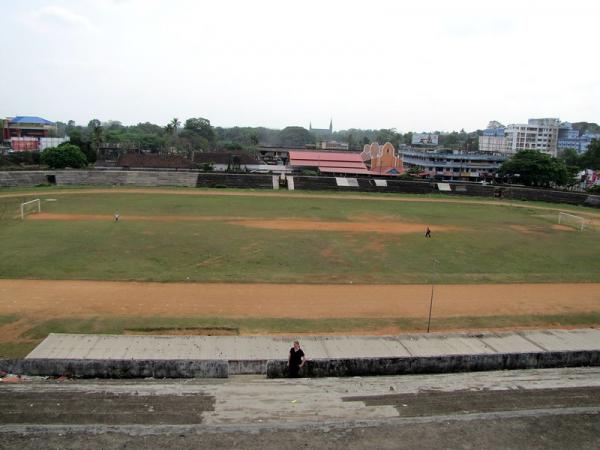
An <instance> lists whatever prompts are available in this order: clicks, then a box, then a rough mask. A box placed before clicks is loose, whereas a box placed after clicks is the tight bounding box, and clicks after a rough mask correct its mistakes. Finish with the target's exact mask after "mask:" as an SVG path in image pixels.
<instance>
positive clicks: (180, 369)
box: [0, 359, 229, 378]
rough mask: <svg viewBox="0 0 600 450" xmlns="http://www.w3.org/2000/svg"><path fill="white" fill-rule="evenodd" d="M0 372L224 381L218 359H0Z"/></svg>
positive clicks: (226, 373)
mask: <svg viewBox="0 0 600 450" xmlns="http://www.w3.org/2000/svg"><path fill="white" fill-rule="evenodd" d="M0 370H2V371H4V372H8V373H13V374H16V375H31V376H61V375H66V376H69V377H74V378H147V377H153V378H227V377H228V376H229V365H228V363H227V361H220V360H182V359H174V360H160V359H156V360H134V359H126V360H120V359H112V360H111V359H16V360H9V359H4V360H0Z"/></svg>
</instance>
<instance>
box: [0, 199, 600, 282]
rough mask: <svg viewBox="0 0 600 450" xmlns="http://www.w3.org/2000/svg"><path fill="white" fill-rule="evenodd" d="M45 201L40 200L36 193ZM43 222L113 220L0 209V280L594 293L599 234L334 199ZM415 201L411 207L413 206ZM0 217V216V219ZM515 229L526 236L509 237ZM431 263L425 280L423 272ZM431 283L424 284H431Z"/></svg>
mask: <svg viewBox="0 0 600 450" xmlns="http://www.w3.org/2000/svg"><path fill="white" fill-rule="evenodd" d="M44 192H46V190H44ZM49 197H50V198H56V199H57V201H56V202H43V206H42V208H43V210H44V211H45V212H54V213H65V214H67V213H68V214H105V215H112V214H113V213H114V212H115V211H119V212H120V214H121V216H122V218H123V219H122V221H120V222H119V223H114V222H112V221H111V220H106V221H72V222H59V221H33V220H32V221H25V222H22V221H20V220H14V219H11V218H9V217H8V216H9V214H7V213H6V212H7V211H11V210H13V211H16V207H17V206H18V203H20V201H21V198H3V199H0V248H1V249H2V254H3V257H2V259H1V260H0V277H2V278H35V279H91V280H139V281H161V282H169V281H198V282H269V283H350V282H352V283H429V282H431V280H432V278H433V277H435V281H436V282H443V283H508V282H597V281H600V270H598V267H600V253H598V251H597V249H598V248H600V233H598V232H596V231H594V230H591V229H590V230H586V231H583V232H565V231H559V230H554V229H552V228H551V225H552V223H553V222H552V216H549V215H548V213H545V212H543V211H539V210H536V209H531V208H513V207H510V206H498V205H489V206H488V205H478V204H450V203H425V202H414V203H413V202H386V201H370V200H369V199H367V200H364V199H361V200H352V199H348V198H343V197H344V196H343V195H340V196H339V198H334V199H315V198H300V197H298V198H296V197H234V196H187V195H168V194H143V195H142V194H129V193H126V194H92V193H82V194H71V195H68V196H55V197H52V195H50V196H49ZM413 198H414V197H413ZM2 211H5V214H4V218H2V214H1V213H2ZM127 215H156V216H164V215H169V216H177V215H186V216H188V215H198V216H224V217H232V218H236V217H244V218H265V219H276V218H298V219H303V220H314V221H349V220H371V221H378V220H388V221H389V220H397V221H403V222H414V223H426V224H430V225H433V226H435V225H451V226H455V227H462V228H463V230H462V231H455V232H446V233H434V236H433V238H432V239H425V238H423V236H422V235H421V234H420V233H417V234H396V235H392V234H376V233H348V232H327V231H320V230H319V229H318V226H316V227H315V229H314V230H311V231H286V230H267V229H255V228H249V227H243V226H240V225H235V224H231V223H228V221H227V220H219V221H206V222H176V221H175V222H151V221H137V222H136V221H127ZM514 225H517V226H521V227H524V229H526V230H531V231H533V233H523V232H520V231H518V230H515V229H513V228H511V226H514ZM433 259H436V260H437V261H438V263H436V264H435V269H433V267H434V266H433V264H432V261H433ZM434 272H435V275H433V273H434Z"/></svg>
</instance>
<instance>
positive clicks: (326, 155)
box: [289, 150, 363, 163]
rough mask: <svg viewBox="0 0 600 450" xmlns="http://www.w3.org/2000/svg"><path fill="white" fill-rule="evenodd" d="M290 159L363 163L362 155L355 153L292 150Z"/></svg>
mask: <svg viewBox="0 0 600 450" xmlns="http://www.w3.org/2000/svg"><path fill="white" fill-rule="evenodd" d="M289 154H290V159H299V160H317V161H352V162H359V163H362V162H363V161H362V158H361V157H360V153H353V152H312V151H308V152H306V151H300V150H290V152H289Z"/></svg>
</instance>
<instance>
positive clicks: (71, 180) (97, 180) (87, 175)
mask: <svg viewBox="0 0 600 450" xmlns="http://www.w3.org/2000/svg"><path fill="white" fill-rule="evenodd" d="M197 178H198V173H197V172H187V171H181V172H178V171H142V170H140V171H137V170H61V171H57V172H56V184H57V186H86V185H88V186H144V187H161V186H164V187H166V186H180V187H195V186H196V181H197Z"/></svg>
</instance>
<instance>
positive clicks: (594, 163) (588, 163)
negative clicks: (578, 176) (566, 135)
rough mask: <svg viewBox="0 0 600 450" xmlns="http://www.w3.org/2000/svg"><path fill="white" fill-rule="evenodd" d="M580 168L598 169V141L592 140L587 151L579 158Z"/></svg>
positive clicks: (599, 159)
mask: <svg viewBox="0 0 600 450" xmlns="http://www.w3.org/2000/svg"><path fill="white" fill-rule="evenodd" d="M580 158H581V159H580V167H581V168H583V169H592V170H599V169H600V140H598V139H593V140H592V142H591V143H590V145H588V148H587V151H586V152H585V153H584V154H583V155H581V157H580Z"/></svg>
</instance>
